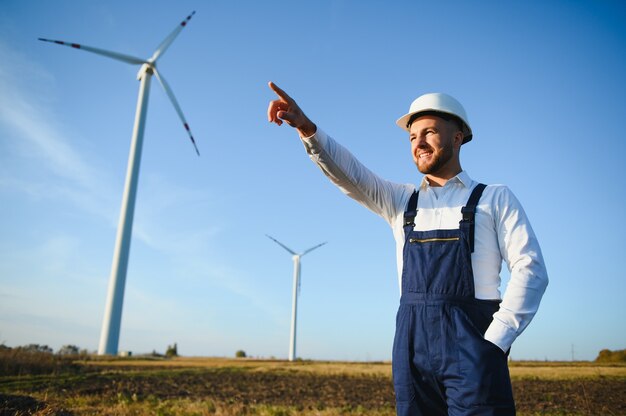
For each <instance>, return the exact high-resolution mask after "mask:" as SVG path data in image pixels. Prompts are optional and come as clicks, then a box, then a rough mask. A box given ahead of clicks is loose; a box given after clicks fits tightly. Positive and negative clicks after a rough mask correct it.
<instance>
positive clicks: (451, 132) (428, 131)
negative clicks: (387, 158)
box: [410, 116, 462, 177]
mask: <svg viewBox="0 0 626 416" xmlns="http://www.w3.org/2000/svg"><path fill="white" fill-rule="evenodd" d="M458 132H459V130H458V129H457V128H455V125H454V123H451V122H449V121H446V120H443V119H441V118H439V117H436V116H423V117H420V118H418V119H417V120H415V121H414V122H413V124H411V128H410V134H411V135H410V140H411V152H412V154H413V161H414V162H415V165H416V166H417V168H418V169H419V171H420V172H421V173H423V174H425V175H434V176H439V177H445V176H446V175H448V174H449V173H450V172H452V173H453V175H456V174H457V173H458V172H457V170H459V168H460V165H459V163H458V158H456V157H455V151H454V143H455V136H456V135H457V133H458ZM461 139H462V133H461ZM457 166H458V167H457Z"/></svg>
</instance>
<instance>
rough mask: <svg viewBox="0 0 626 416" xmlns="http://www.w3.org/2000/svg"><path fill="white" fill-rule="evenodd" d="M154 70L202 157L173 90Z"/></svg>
mask: <svg viewBox="0 0 626 416" xmlns="http://www.w3.org/2000/svg"><path fill="white" fill-rule="evenodd" d="M152 69H153V70H154V75H156V78H157V79H158V80H159V83H160V84H161V86H162V87H163V89H164V90H165V93H166V94H167V96H168V97H169V98H170V101H171V102H172V105H173V106H174V109H175V110H176V112H177V113H178V117H180V120H181V121H182V122H183V126H185V130H187V134H188V135H189V138H190V139H191V143H192V144H193V147H194V149H196V153H197V154H198V156H200V152H199V151H198V146H196V141H195V140H194V139H193V135H192V134H191V130H190V129H189V124H187V120H185V116H184V115H183V111H182V110H181V109H180V106H179V105H178V101H176V97H175V96H174V93H173V92H172V89H171V88H170V86H169V85H168V84H167V82H166V81H165V78H163V77H161V75H160V74H159V71H157V69H156V68H154V67H153V68H152Z"/></svg>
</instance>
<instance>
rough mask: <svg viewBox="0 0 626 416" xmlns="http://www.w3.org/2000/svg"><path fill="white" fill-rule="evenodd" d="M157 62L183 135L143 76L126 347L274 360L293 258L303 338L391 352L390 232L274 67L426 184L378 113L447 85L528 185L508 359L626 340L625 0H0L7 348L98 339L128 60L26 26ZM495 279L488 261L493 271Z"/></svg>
mask: <svg viewBox="0 0 626 416" xmlns="http://www.w3.org/2000/svg"><path fill="white" fill-rule="evenodd" d="M192 10H196V11H197V13H196V15H195V16H194V17H193V19H192V20H191V22H190V24H189V25H188V26H187V28H185V30H184V31H183V32H182V33H181V34H180V36H179V37H178V39H177V40H176V42H175V43H174V44H173V45H172V46H171V47H170V49H169V50H168V51H167V53H166V54H165V55H164V56H163V57H162V59H161V60H160V61H159V69H160V71H161V73H162V74H163V75H164V77H165V78H166V79H167V80H168V82H169V84H170V85H171V87H172V89H173V90H174V93H175V94H176V97H177V99H178V101H179V103H180V105H181V107H182V109H183V111H184V113H185V115H186V117H187V120H188V122H189V124H190V126H191V129H192V131H193V133H194V136H195V138H196V141H197V143H198V147H199V149H200V152H201V157H200V158H198V157H197V156H196V155H195V152H194V150H193V147H192V146H191V144H190V143H189V141H188V139H187V137H186V134H185V131H184V130H183V128H182V126H181V124H180V122H179V120H178V118H177V116H176V113H175V112H174V110H173V108H172V107H171V105H170V103H169V102H168V100H167V97H166V95H165V94H164V93H163V91H162V90H161V89H160V86H159V85H158V84H157V83H156V82H153V84H152V87H153V88H152V90H151V95H150V102H149V107H148V119H147V126H146V131H145V141H144V151H143V158H142V162H141V174H140V178H139V191H138V198H137V207H136V212H135V225H134V235H133V242H132V247H131V255H130V265H129V269H128V277H127V285H126V296H125V300H124V311H123V319H122V332H121V338H120V349H123V350H131V351H134V352H137V353H140V352H149V351H152V350H157V351H164V350H165V348H166V347H167V345H169V344H172V343H174V342H177V343H178V350H179V352H180V353H181V354H183V355H203V356H233V355H234V353H235V351H236V350H239V349H243V350H245V351H246V352H247V353H248V354H249V355H252V356H262V357H270V356H274V357H279V358H285V357H287V354H288V343H289V322H290V314H291V284H292V281H291V278H292V262H291V258H290V256H289V255H288V253H286V252H285V251H283V250H282V249H281V248H280V247H278V246H277V245H276V244H274V243H273V242H272V241H270V240H269V239H267V238H266V237H265V234H271V235H272V236H274V237H276V238H277V239H279V240H280V241H282V242H283V243H285V244H286V245H288V246H289V247H291V248H292V249H294V250H296V251H301V250H304V249H306V248H309V247H311V246H313V245H315V244H317V243H320V242H323V241H328V244H327V245H325V246H323V247H322V248H320V249H318V250H316V251H314V252H312V253H310V254H309V255H307V256H306V257H304V258H303V260H302V292H301V297H300V309H299V319H298V346H297V348H298V356H301V357H303V358H313V359H336V360H387V359H390V357H391V344H392V338H393V330H394V317H395V312H396V308H397V303H398V294H399V293H398V285H397V277H396V268H395V254H394V242H393V237H392V234H391V230H390V229H389V227H388V226H387V225H386V223H385V222H384V221H383V220H381V219H380V218H378V217H376V216H375V215H374V214H371V213H370V212H368V211H367V210H365V209H363V208H362V207H360V206H359V205H358V204H356V203H354V202H353V201H351V200H350V199H348V198H346V197H345V196H344V195H343V194H341V193H340V192H339V191H338V190H336V189H335V188H334V187H333V186H332V185H331V184H330V183H329V182H328V181H327V180H326V179H325V178H324V177H323V176H322V174H321V172H319V170H318V169H317V168H316V167H315V166H314V165H313V164H312V163H311V162H310V161H309V160H308V157H307V156H306V154H305V152H304V150H303V147H302V145H301V144H300V142H299V140H298V138H297V135H296V133H295V132H294V131H292V130H291V129H289V128H287V127H277V126H275V125H270V124H269V123H268V122H267V119H266V109H267V104H268V102H269V100H271V99H273V94H272V92H271V91H270V90H269V89H268V88H267V82H268V81H270V80H273V81H275V82H276V83H277V84H278V85H279V86H281V87H282V88H283V89H285V90H286V91H287V92H288V93H290V94H291V95H292V96H293V97H294V98H295V99H296V100H298V102H299V103H300V105H301V106H302V107H303V109H304V110H305V112H306V113H307V114H308V115H309V116H310V117H311V118H312V119H313V120H314V121H315V122H316V123H317V124H318V125H319V126H320V127H322V128H323V129H324V130H325V131H327V132H328V133H329V134H331V135H332V136H333V137H335V138H336V139H337V140H339V141H340V142H341V143H343V144H344V145H345V146H346V147H348V148H349V149H350V150H352V152H353V153H354V154H355V155H356V156H357V157H358V158H359V159H361V161H363V162H364V163H365V164H366V165H367V166H368V167H370V168H371V169H372V170H374V171H375V172H377V173H378V174H379V175H381V176H383V177H385V178H388V179H390V180H394V181H397V182H403V183H406V182H414V183H416V182H419V180H420V175H419V173H418V172H417V170H416V168H415V167H414V165H413V164H412V161H411V157H410V152H409V144H408V140H407V137H406V134H405V133H404V132H403V131H402V130H400V129H399V128H398V127H396V126H395V124H394V121H395V120H396V118H397V117H399V116H400V115H402V114H404V113H405V112H406V110H407V109H408V106H409V104H410V102H411V101H412V100H413V99H414V98H415V97H417V96H418V95H421V94H422V93H426V92H433V91H442V92H447V93H449V94H452V95H453V96H455V97H457V98H458V99H459V100H460V101H461V102H462V103H463V104H464V106H465V108H466V109H467V112H468V115H469V119H470V122H471V124H472V128H473V130H474V140H473V141H472V142H471V143H470V144H469V145H467V146H464V148H463V152H462V164H463V167H464V169H466V170H467V171H468V172H469V174H470V175H471V176H472V177H473V178H475V179H477V180H480V181H482V182H485V183H504V184H507V185H508V186H509V187H510V188H511V189H512V190H513V192H514V193H515V194H516V195H517V196H518V198H519V199H520V200H521V201H522V204H523V205H524V208H525V210H526V212H527V214H528V216H529V217H530V219H531V222H532V225H533V228H534V229H535V232H536V234H537V235H538V237H539V239H540V243H541V246H542V249H543V254H544V257H545V259H546V263H547V267H548V273H549V276H550V279H551V281H550V286H549V287H548V290H547V292H546V295H545V297H544V301H543V303H542V306H541V308H540V310H539V313H538V315H537V316H536V318H535V320H534V321H533V322H532V323H531V325H530V327H529V328H528V329H527V330H526V332H525V333H524V334H522V335H521V337H520V338H519V339H518V340H517V341H516V343H515V344H514V346H513V349H512V352H511V355H512V357H513V358H514V359H541V360H543V359H551V360H569V359H572V356H573V357H574V358H575V359H593V358H595V357H596V355H597V354H598V352H599V351H600V350H601V349H603V348H609V349H622V348H625V347H626V319H624V318H626V302H624V300H623V297H624V294H626V278H625V277H626V275H625V272H624V268H623V258H624V253H626V243H625V242H624V237H623V236H624V235H626V225H625V224H626V219H625V218H626V215H624V214H626V209H625V206H626V205H625V204H626V200H625V197H624V191H625V190H626V180H625V179H624V178H625V175H626V168H625V167H624V153H625V151H626V144H625V141H624V127H623V120H624V118H625V117H626V100H624V96H626V80H625V78H624V74H626V6H624V4H623V3H622V2H620V1H529V2H514V1H483V2H467V1H441V2H423V1H404V2H403V1H347V0H346V1H318V2H308V3H304V2H292V3H285V2H274V1H268V2H254V1H239V2H231V1H212V2H208V1H207V2H205V1H178V2H165V1H151V2H144V1H141V2H139V1H137V2H122V1H98V0H93V1H85V2H78V1H65V0H59V1H55V2H44V1H32V0H26V1H17V0H1V1H0V57H1V59H0V342H4V343H5V344H6V345H9V346H16V345H23V344H28V343H39V344H47V345H50V346H51V347H53V348H54V349H58V348H59V347H60V346H62V345H65V344H75V345H78V346H80V347H81V348H87V349H90V350H95V349H96V348H97V345H98V341H99V336H100V326H101V323H102V317H103V313H104V303H105V298H106V291H107V285H108V279H109V272H110V267H111V259H112V255H113V245H114V241H115V233H116V227H117V221H118V215H119V209H120V203H121V196H122V190H123V186H124V177H125V173H126V163H127V158H128V149H129V143H130V137H131V131H132V125H133V119H134V112H135V105H136V99H137V93H138V86H139V84H138V82H137V81H136V73H137V70H138V68H136V67H133V66H130V65H125V64H122V63H119V62H116V61H112V60H109V59H106V58H102V57H99V56H96V55H93V54H89V53H85V52H82V51H77V50H72V49H70V48H66V47H60V46H57V45H52V44H48V43H43V42H38V41H37V38H38V37H45V38H51V39H61V40H65V41H70V42H77V43H83V44H86V45H90V46H96V47H101V48H104V49H110V50H114V51H118V52H122V53H127V54H130V55H136V56H140V57H149V56H150V55H151V54H152V52H153V51H154V49H155V48H156V47H157V45H159V43H160V42H161V40H162V39H163V38H164V37H165V36H166V35H167V34H169V33H170V32H171V30H173V29H174V27H175V26H176V25H177V24H178V23H179V22H180V21H181V20H182V19H183V18H184V17H185V16H187V15H188V14H189V13H190V12H191V11H192ZM504 277H505V279H506V277H507V276H506V273H505V274H504Z"/></svg>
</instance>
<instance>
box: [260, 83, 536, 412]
mask: <svg viewBox="0 0 626 416" xmlns="http://www.w3.org/2000/svg"><path fill="white" fill-rule="evenodd" d="M269 85H270V88H271V89H272V90H273V91H274V92H275V93H276V94H277V95H278V99H276V100H274V101H272V102H270V104H269V108H268V119H269V121H270V122H274V123H276V124H278V125H281V124H282V123H283V122H286V123H287V124H289V125H290V126H291V127H294V128H296V129H297V131H298V133H299V134H300V138H301V140H302V142H303V143H304V146H305V149H306V151H307V153H308V154H309V156H310V158H311V159H312V160H313V162H315V163H316V164H317V165H318V166H319V167H320V169H321V170H322V171H323V172H324V174H325V175H326V176H327V177H328V178H329V179H330V180H331V181H332V182H333V183H335V184H336V185H337V186H338V187H339V188H340V189H341V190H342V191H343V192H344V193H346V194H347V195H348V196H350V197H352V198H354V199H355V200H356V201H358V202H359V203H361V204H362V205H364V206H365V207H367V208H369V209H370V210H372V211H373V212H375V213H376V214H378V215H380V216H381V217H383V218H384V219H385V220H386V221H387V222H388V223H389V224H390V225H391V227H392V230H393V233H394V237H395V240H396V247H397V248H396V253H397V258H398V275H399V279H400V287H401V299H400V307H399V309H398V314H397V318H396V335H395V339H394V346H393V381H394V388H395V393H396V409H397V413H398V415H428V416H431V415H447V414H449V415H514V414H515V404H514V401H513V394H512V390H511V382H510V376H509V372H508V367H507V355H508V351H509V349H510V347H511V344H512V343H513V341H514V340H515V339H516V338H517V336H518V335H519V334H520V333H521V332H522V331H523V330H524V329H525V328H526V326H527V325H528V323H529V322H530V320H531V319H532V318H533V316H534V315H535V313H536V312H537V308H538V307H539V302H540V300H541V297H542V295H543V293H544V291H545V289H546V286H547V283H548V277H547V273H546V269H545V266H544V262H543V258H542V255H541V250H540V248H539V244H538V242H537V239H536V237H535V234H534V232H533V230H532V228H531V226H530V223H529V222H528V219H527V217H526V214H525V213H524V210H523V209H522V206H521V205H520V203H519V202H518V200H517V199H516V198H515V196H514V195H513V194H512V192H511V191H510V190H509V189H508V188H507V187H505V186H502V185H491V186H487V187H485V186H484V185H482V184H478V183H477V182H475V181H473V180H472V179H471V178H470V177H469V175H468V174H467V172H465V171H463V169H462V168H461V162H460V156H459V155H460V150H461V146H462V145H463V144H465V143H467V142H469V141H470V140H471V139H472V130H471V128H470V125H469V121H468V118H467V115H466V113H465V110H464V108H463V107H462V106H461V104H460V103H459V102H458V101H456V100H455V99H454V98H452V97H450V96H449V95H446V94H440V93H436V94H425V95H422V96H421V97H419V98H417V99H416V100H415V101H413V103H412V104H411V107H410V110H409V113H407V114H405V115H404V116H403V117H401V118H400V119H399V120H398V121H397V124H398V126H400V127H401V128H402V129H404V130H406V131H408V132H409V139H410V143H411V153H412V155H413V160H414V162H415V164H416V165H417V168H418V170H419V171H420V172H421V173H423V174H424V177H423V179H422V181H421V184H420V185H419V187H416V186H414V185H410V184H405V185H402V184H396V183H392V182H389V181H386V180H383V179H381V178H380V177H378V176H377V175H375V174H374V173H372V172H371V171H369V170H368V169H367V168H366V167H364V166H363V165H362V164H361V163H359V161H358V160H356V159H355V158H354V156H352V155H351V154H350V153H349V152H348V151H347V150H346V149H345V148H343V147H342V146H340V145H339V144H338V143H337V142H336V141H334V140H333V139H332V138H331V137H329V136H328V135H327V134H325V133H324V132H323V131H322V130H321V129H319V128H317V126H316V125H315V124H314V123H313V122H312V121H311V120H310V119H309V118H308V117H307V116H306V115H305V114H304V113H303V111H302V110H301V109H300V107H299V106H298V105H297V104H296V102H295V101H294V100H293V99H292V98H291V97H289V95H287V94H286V93H285V92H284V91H283V90H281V89H280V88H279V87H278V86H276V85H275V84H273V83H271V82H270V84H269ZM502 260H504V261H505V262H506V263H507V265H508V268H509V270H510V274H511V278H510V281H509V283H508V286H507V289H506V292H505V294H504V296H502V297H501V296H500V290H499V286H500V282H501V279H500V269H501V264H502Z"/></svg>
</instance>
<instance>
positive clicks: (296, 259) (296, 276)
mask: <svg viewBox="0 0 626 416" xmlns="http://www.w3.org/2000/svg"><path fill="white" fill-rule="evenodd" d="M266 236H267V238H269V239H271V240H273V241H274V242H275V243H276V244H278V245H279V246H281V247H282V248H284V249H285V250H287V251H288V252H289V253H291V255H292V257H291V258H292V259H293V304H292V306H291V336H290V338H289V361H293V360H294V359H295V358H296V318H297V316H298V293H299V292H300V258H301V257H302V256H304V255H305V254H307V253H310V252H311V251H313V250H315V249H316V248H319V247H321V246H323V245H324V244H326V243H327V242H323V243H321V244H318V245H316V246H313V247H311V248H310V249H308V250H304V251H303V252H302V253H299V254H298V253H296V252H295V251H293V250H292V249H290V248H289V247H287V246H286V245H284V244H283V243H281V242H280V241H278V240H277V239H275V238H274V237H272V236H269V235H267V234H266Z"/></svg>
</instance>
